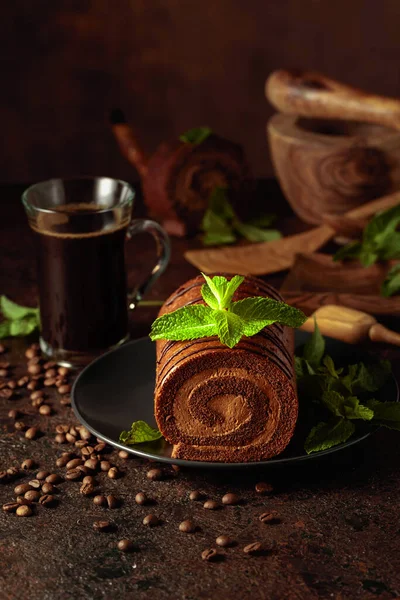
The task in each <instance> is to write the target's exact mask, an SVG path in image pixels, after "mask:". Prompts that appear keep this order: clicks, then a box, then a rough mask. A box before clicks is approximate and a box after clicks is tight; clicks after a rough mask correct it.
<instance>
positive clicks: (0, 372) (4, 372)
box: [0, 368, 8, 377]
mask: <svg viewBox="0 0 400 600" xmlns="http://www.w3.org/2000/svg"><path fill="white" fill-rule="evenodd" d="M7 375H8V371H7V369H1V368H0V377H7Z"/></svg>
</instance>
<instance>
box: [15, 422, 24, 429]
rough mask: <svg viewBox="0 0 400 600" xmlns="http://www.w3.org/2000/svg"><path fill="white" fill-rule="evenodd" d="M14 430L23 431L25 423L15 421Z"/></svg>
mask: <svg viewBox="0 0 400 600" xmlns="http://www.w3.org/2000/svg"><path fill="white" fill-rule="evenodd" d="M14 428H15V429H16V430H17V431H25V429H26V425H25V423H24V422H23V421H15V423H14Z"/></svg>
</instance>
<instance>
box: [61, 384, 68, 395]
mask: <svg viewBox="0 0 400 600" xmlns="http://www.w3.org/2000/svg"><path fill="white" fill-rule="evenodd" d="M58 391H59V392H60V394H69V393H70V391H71V386H70V385H68V384H66V385H60V387H59V388H58Z"/></svg>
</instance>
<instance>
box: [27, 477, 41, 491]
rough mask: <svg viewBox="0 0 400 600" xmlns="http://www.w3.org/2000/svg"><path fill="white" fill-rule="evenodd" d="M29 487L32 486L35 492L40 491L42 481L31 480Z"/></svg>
mask: <svg viewBox="0 0 400 600" xmlns="http://www.w3.org/2000/svg"><path fill="white" fill-rule="evenodd" d="M29 485H30V486H31V488H32V489H33V490H38V489H39V488H40V486H41V485H42V484H41V483H40V480H39V479H37V478H36V479H31V480H30V482H29Z"/></svg>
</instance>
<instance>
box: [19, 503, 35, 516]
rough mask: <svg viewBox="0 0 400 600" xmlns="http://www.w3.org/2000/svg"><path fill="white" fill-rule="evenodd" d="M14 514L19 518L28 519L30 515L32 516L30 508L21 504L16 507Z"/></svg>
mask: <svg viewBox="0 0 400 600" xmlns="http://www.w3.org/2000/svg"><path fill="white" fill-rule="evenodd" d="M15 512H16V514H17V515H18V516H19V517H30V516H31V515H33V511H32V509H31V507H30V506H28V505H26V504H21V505H20V506H18V508H17V510H16V511H15Z"/></svg>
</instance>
